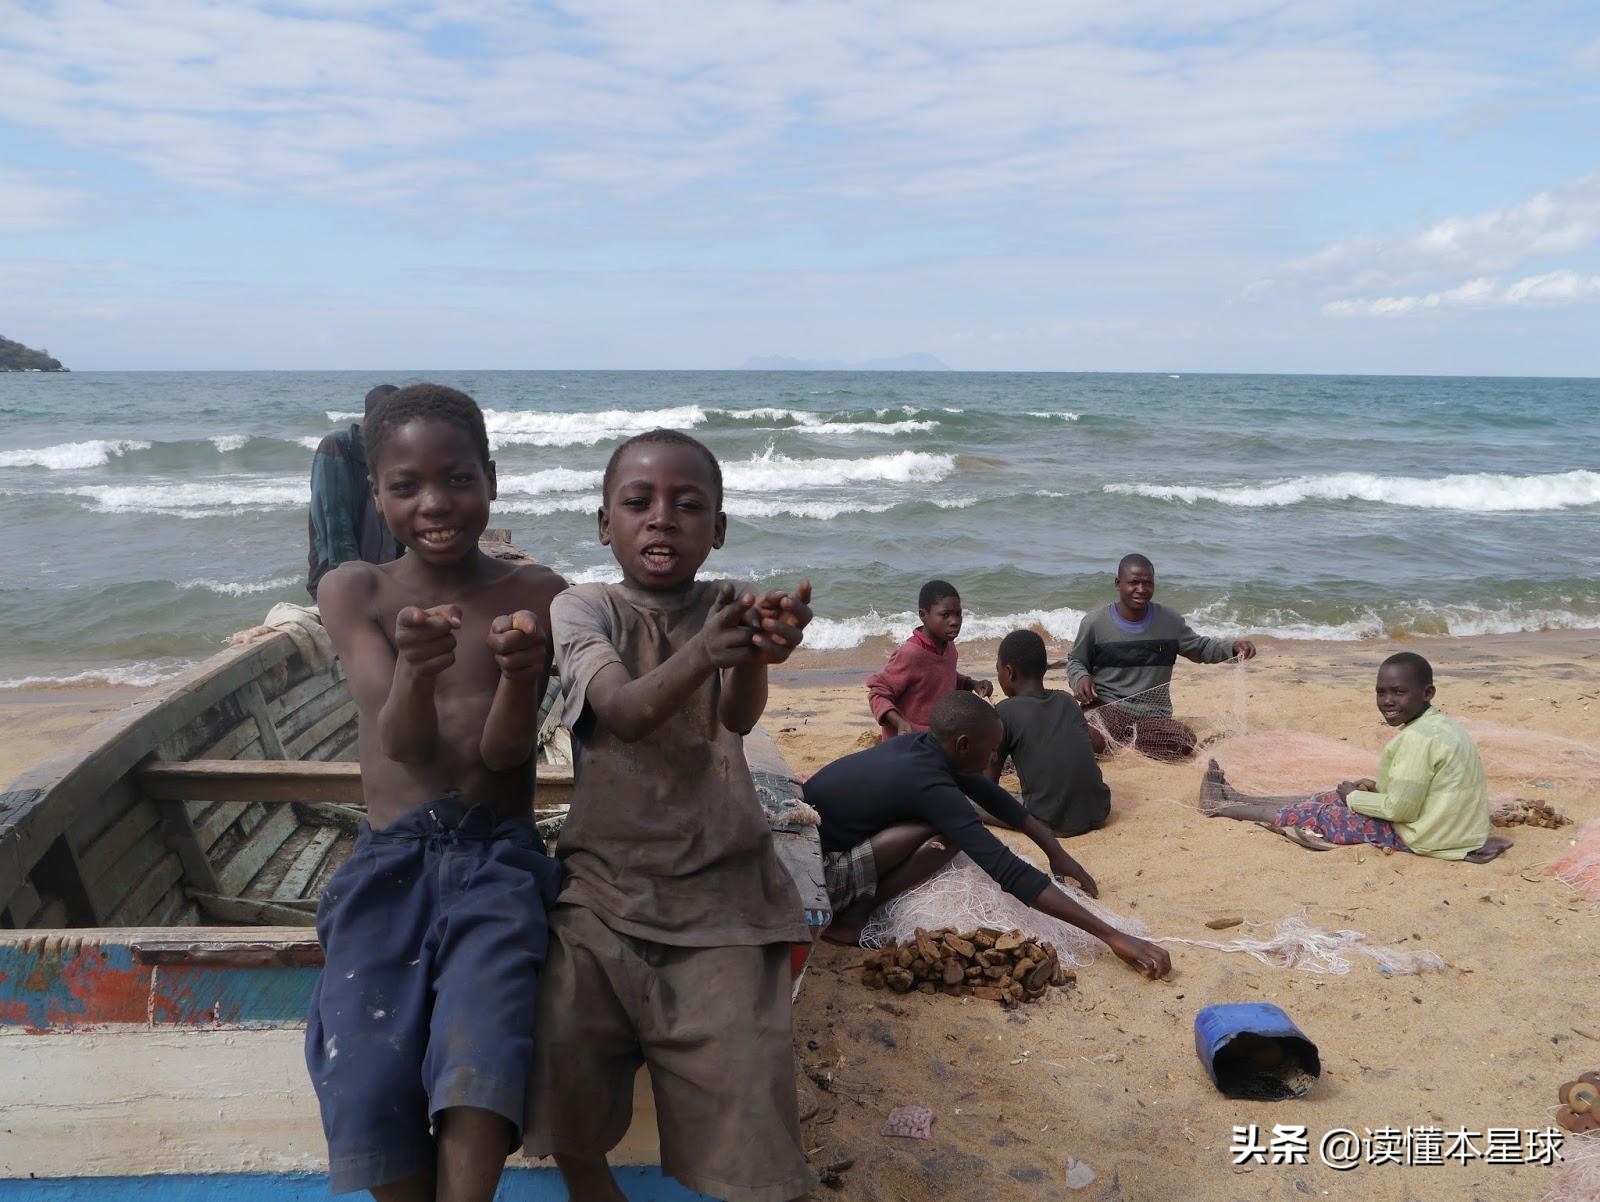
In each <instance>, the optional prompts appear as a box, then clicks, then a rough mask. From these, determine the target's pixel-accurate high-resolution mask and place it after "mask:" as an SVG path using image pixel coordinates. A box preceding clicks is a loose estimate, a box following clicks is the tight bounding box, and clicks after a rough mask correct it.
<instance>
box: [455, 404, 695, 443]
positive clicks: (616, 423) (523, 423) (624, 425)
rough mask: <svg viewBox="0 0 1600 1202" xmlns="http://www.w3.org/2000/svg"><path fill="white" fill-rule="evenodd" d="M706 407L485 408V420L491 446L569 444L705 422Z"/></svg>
mask: <svg viewBox="0 0 1600 1202" xmlns="http://www.w3.org/2000/svg"><path fill="white" fill-rule="evenodd" d="M705 420H706V411H705V410H704V409H702V408H700V406H699V405H677V406H674V407H672V408H669V409H638V410H633V409H605V410H602V411H600V412H598V413H550V412H544V411H540V410H512V409H485V410H484V412H483V423H484V426H485V428H486V429H487V430H488V431H489V443H490V445H491V446H496V447H499V446H535V447H569V446H593V445H594V444H595V443H597V442H605V441H607V440H609V439H613V438H626V437H629V436H631V435H634V434H642V433H643V432H644V431H646V430H654V429H656V428H658V427H662V426H665V427H668V428H670V429H675V430H687V429H692V428H693V427H695V426H699V425H703V424H704V423H705Z"/></svg>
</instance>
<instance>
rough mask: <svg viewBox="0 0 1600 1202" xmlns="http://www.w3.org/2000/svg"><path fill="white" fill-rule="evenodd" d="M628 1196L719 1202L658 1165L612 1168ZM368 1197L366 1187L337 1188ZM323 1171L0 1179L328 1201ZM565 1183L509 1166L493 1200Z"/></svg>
mask: <svg viewBox="0 0 1600 1202" xmlns="http://www.w3.org/2000/svg"><path fill="white" fill-rule="evenodd" d="M612 1171H613V1172H614V1173H616V1175H617V1181H618V1182H619V1183H620V1184H621V1185H622V1192H623V1193H624V1194H626V1195H627V1197H628V1199H629V1202H715V1199H710V1198H707V1197H706V1195H704V1194H697V1193H695V1192H694V1191H693V1190H689V1189H685V1188H684V1187H683V1186H681V1185H679V1184H678V1183H677V1182H676V1181H674V1180H673V1179H672V1178H671V1177H665V1176H663V1175H662V1173H661V1170H660V1169H657V1168H617V1169H613V1170H612ZM337 1196H338V1197H339V1198H349V1199H358V1198H359V1199H364V1198H367V1197H369V1196H370V1195H368V1194H366V1193H355V1194H339V1195H337ZM333 1197H334V1195H332V1194H329V1193H328V1178H327V1176H326V1174H322V1173H225V1174H224V1173H216V1174H205V1175H194V1176H188V1175H184V1176H171V1175H169V1176H153V1177H53V1178H44V1177H40V1178H31V1179H27V1180H19V1179H16V1178H11V1179H9V1180H0V1199H3V1200H4V1202H35V1199H37V1200H38V1202H62V1199H64V1198H70V1199H71V1200H72V1202H330V1200H331V1199H332V1198H333ZM566 1199H567V1187H566V1186H565V1185H564V1184H563V1183H562V1180H561V1174H560V1173H558V1172H557V1171H556V1170H555V1169H554V1168H537V1167H530V1168H511V1169H507V1170H506V1174H505V1176H504V1177H502V1178H501V1179H500V1188H499V1190H498V1191H496V1193H495V1202H566Z"/></svg>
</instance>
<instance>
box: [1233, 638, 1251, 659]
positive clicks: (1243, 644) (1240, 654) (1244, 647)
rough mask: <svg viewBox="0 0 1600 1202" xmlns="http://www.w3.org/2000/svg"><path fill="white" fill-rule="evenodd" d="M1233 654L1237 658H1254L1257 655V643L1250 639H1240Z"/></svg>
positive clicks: (1234, 647) (1234, 646)
mask: <svg viewBox="0 0 1600 1202" xmlns="http://www.w3.org/2000/svg"><path fill="white" fill-rule="evenodd" d="M1233 654H1234V656H1235V658H1237V659H1254V658H1255V657H1256V645H1255V644H1254V643H1252V642H1251V641H1250V640H1249V639H1240V640H1239V641H1238V642H1237V643H1235V644H1234V645H1233Z"/></svg>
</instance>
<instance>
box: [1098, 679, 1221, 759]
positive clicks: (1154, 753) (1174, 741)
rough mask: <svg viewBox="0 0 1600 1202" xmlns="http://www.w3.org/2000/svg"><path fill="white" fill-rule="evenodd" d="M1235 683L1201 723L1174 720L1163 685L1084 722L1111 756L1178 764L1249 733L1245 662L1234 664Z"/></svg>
mask: <svg viewBox="0 0 1600 1202" xmlns="http://www.w3.org/2000/svg"><path fill="white" fill-rule="evenodd" d="M1228 664H1229V665H1231V667H1229V668H1224V669H1223V671H1224V672H1225V673H1226V675H1227V676H1228V677H1229V679H1228V680H1227V681H1226V682H1225V683H1224V684H1223V686H1222V688H1221V690H1220V694H1219V695H1214V699H1213V700H1212V701H1211V703H1210V704H1209V705H1208V706H1207V707H1206V714H1205V716H1204V717H1201V718H1193V717H1187V716H1184V717H1176V716H1174V714H1173V706H1172V687H1171V686H1170V685H1164V684H1163V685H1157V686H1156V687H1155V688H1153V689H1146V690H1144V692H1142V693H1135V694H1133V696H1131V697H1124V698H1123V699H1122V700H1120V701H1111V702H1107V703H1106V704H1105V705H1098V706H1095V707H1094V708H1093V709H1089V710H1086V711H1085V712H1084V717H1085V718H1086V719H1087V720H1088V722H1089V725H1090V727H1091V728H1092V729H1094V730H1096V731H1098V732H1099V734H1100V736H1101V737H1102V738H1103V739H1104V740H1105V751H1106V754H1108V755H1125V754H1127V753H1129V752H1133V753H1136V754H1138V755H1142V756H1146V757H1147V758H1149V759H1152V760H1160V761H1162V762H1165V763H1172V762H1175V761H1179V760H1186V759H1188V758H1189V757H1190V756H1192V755H1193V754H1194V753H1195V751H1196V750H1198V749H1199V748H1202V747H1206V746H1209V745H1211V744H1212V743H1215V742H1216V741H1217V740H1219V739H1224V738H1227V737H1228V736H1230V735H1235V734H1239V733H1242V732H1243V731H1244V730H1246V729H1248V725H1247V722H1246V718H1245V699H1246V695H1247V694H1246V687H1245V686H1246V677H1245V669H1244V666H1243V661H1242V660H1237V659H1234V660H1229V661H1228Z"/></svg>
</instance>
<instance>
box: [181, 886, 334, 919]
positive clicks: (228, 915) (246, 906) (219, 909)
mask: <svg viewBox="0 0 1600 1202" xmlns="http://www.w3.org/2000/svg"><path fill="white" fill-rule="evenodd" d="M194 900H195V902H196V903H197V904H198V905H199V906H200V909H201V910H202V911H204V912H205V914H206V916H207V917H209V918H212V919H215V920H216V921H218V922H240V923H249V924H251V925H252V926H261V925H263V924H265V923H270V924H272V925H274V926H280V927H292V926H301V927H314V926H316V925H317V916H316V914H315V913H314V912H313V911H310V910H296V909H293V908H291V907H289V906H280V905H276V904H275V903H273V902H270V901H267V900H266V899H264V898H259V897H223V896H220V895H218V894H215V893H196V894H194Z"/></svg>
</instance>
